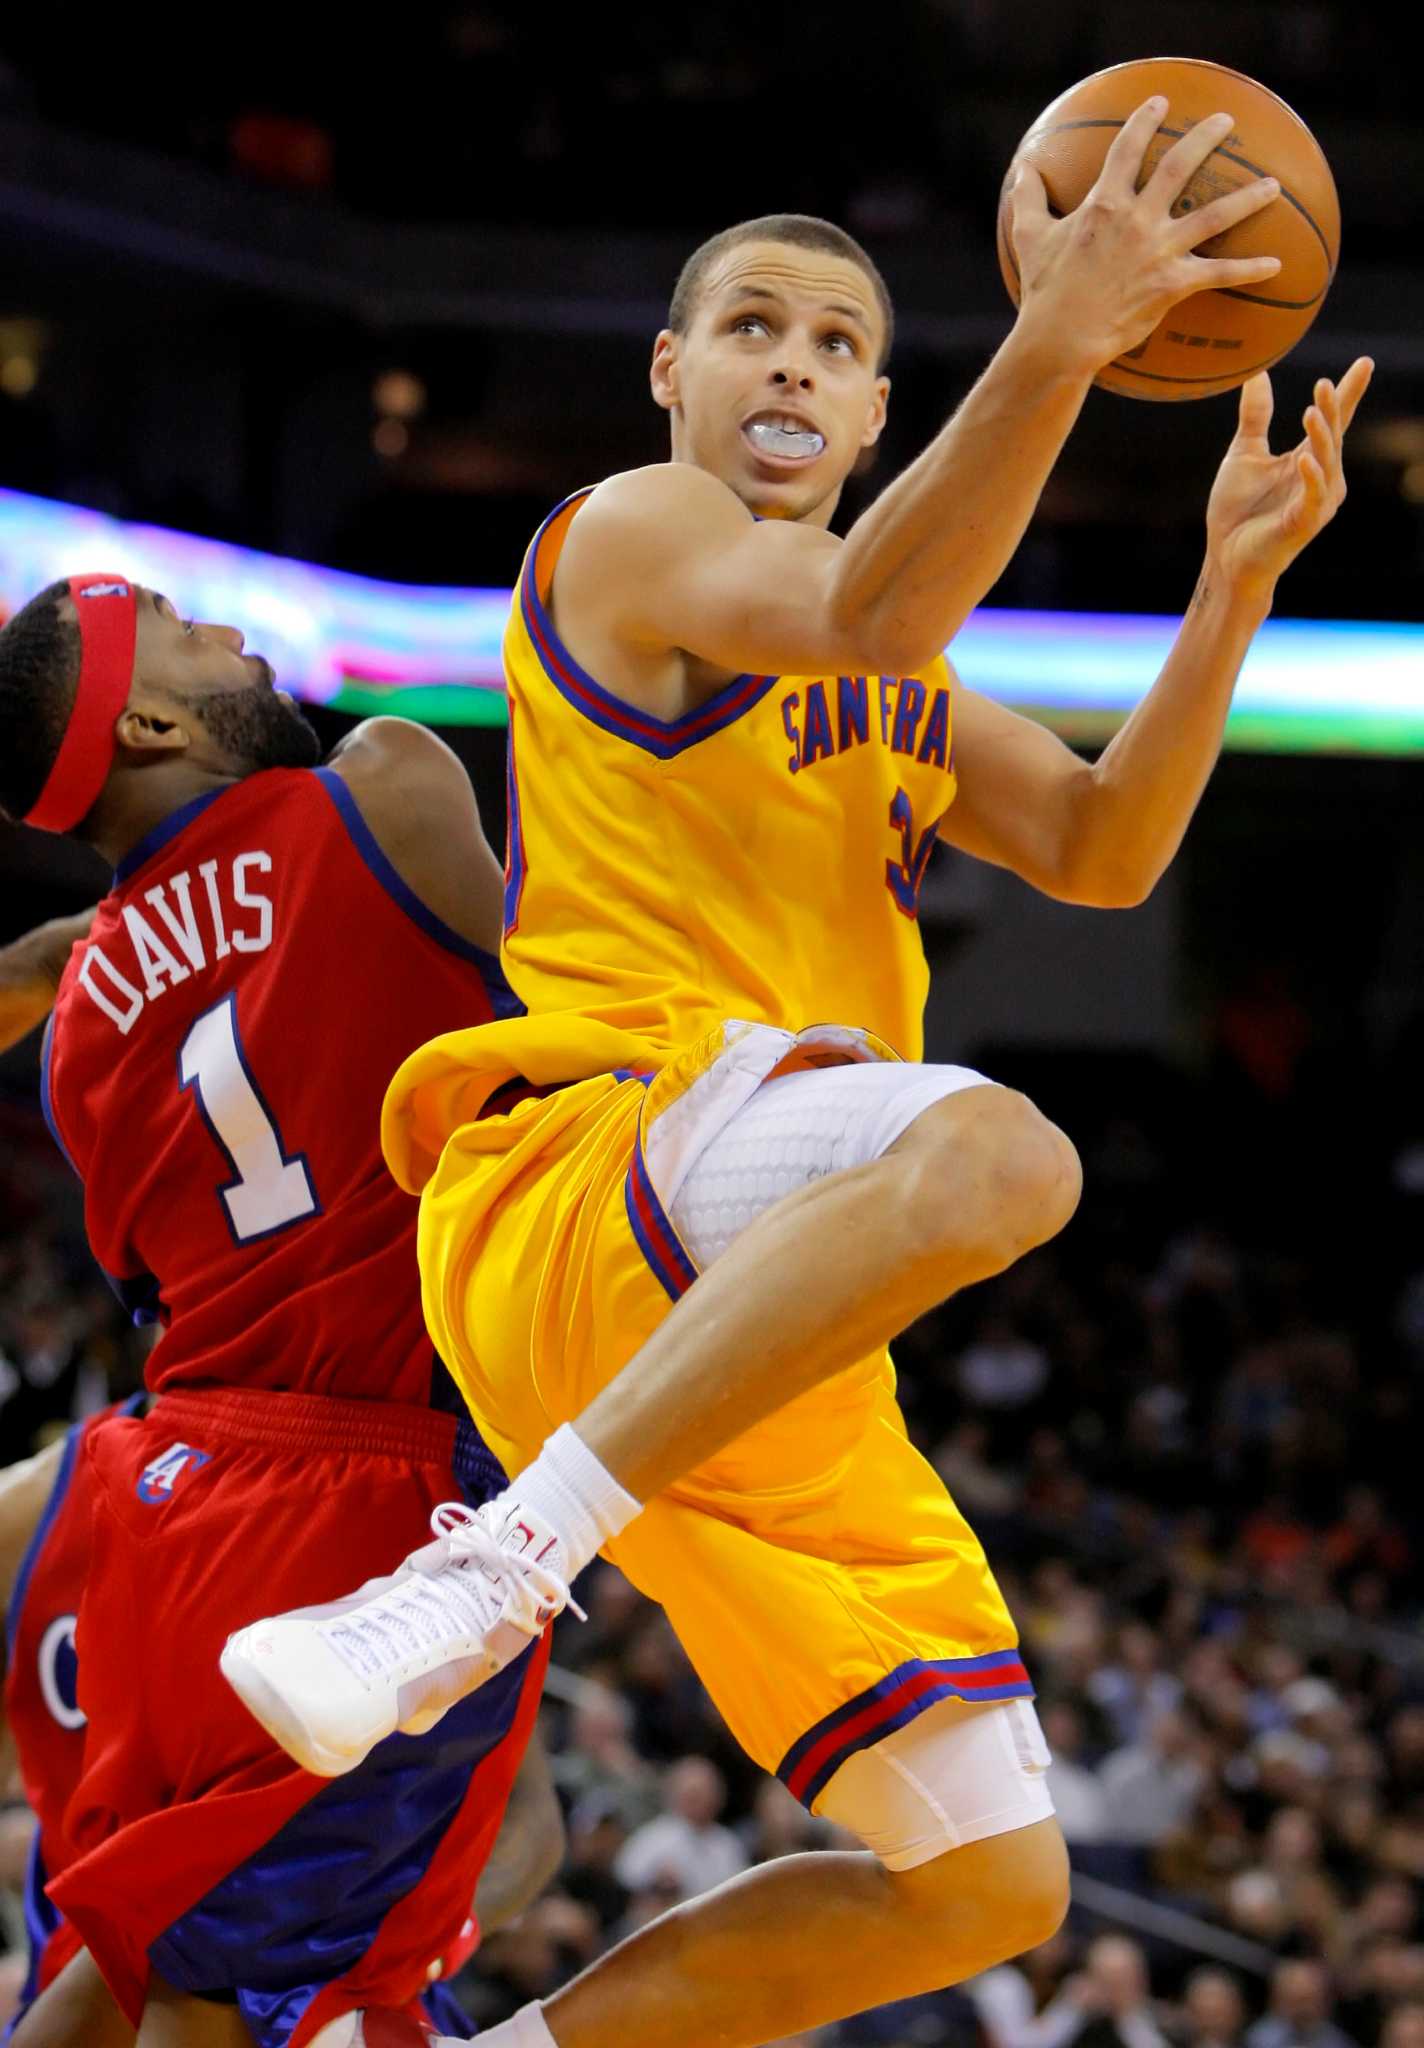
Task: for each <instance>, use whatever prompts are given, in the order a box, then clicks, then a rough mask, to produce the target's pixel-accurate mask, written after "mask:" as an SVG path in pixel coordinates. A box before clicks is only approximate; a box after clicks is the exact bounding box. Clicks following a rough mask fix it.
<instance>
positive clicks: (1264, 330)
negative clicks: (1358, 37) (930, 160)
mask: <svg viewBox="0 0 1424 2048" xmlns="http://www.w3.org/2000/svg"><path fill="white" fill-rule="evenodd" d="M1154 93H1160V94H1161V95H1162V96H1163V97H1164V98H1165V99H1166V101H1167V113H1166V116H1165V117H1164V119H1163V122H1162V125H1161V127H1160V128H1159V129H1158V131H1157V133H1156V135H1155V136H1154V137H1153V139H1152V141H1151V142H1150V143H1149V145H1148V149H1147V155H1146V158H1145V160H1144V162H1143V167H1142V181H1141V182H1142V183H1143V184H1145V183H1146V181H1147V179H1148V178H1150V176H1151V175H1152V172H1153V171H1154V170H1155V169H1156V168H1157V165H1158V164H1159V163H1160V161H1161V159H1162V157H1163V156H1164V155H1165V154H1166V152H1167V150H1168V149H1169V148H1170V147H1171V146H1172V144H1173V142H1175V141H1176V139H1177V138H1178V136H1180V135H1181V134H1183V133H1184V132H1185V130H1187V129H1188V128H1190V127H1192V126H1193V125H1194V124H1195V123H1196V122H1198V121H1202V120H1205V119H1206V118H1207V116H1208V115H1210V114H1217V113H1221V114H1231V115H1232V116H1233V117H1234V119H1235V123H1236V125H1235V127H1234V128H1233V129H1232V131H1231V133H1230V134H1229V135H1228V136H1227V137H1226V139H1225V141H1224V142H1222V143H1221V144H1220V145H1219V147H1218V148H1216V149H1214V150H1213V151H1212V153H1211V155H1210V156H1209V157H1208V158H1207V159H1206V162H1205V163H1204V164H1203V165H1202V166H1201V168H1200V170H1198V171H1197V172H1196V174H1195V175H1194V176H1193V178H1192V179H1191V181H1190V182H1189V184H1188V185H1187V187H1186V189H1185V190H1184V192H1183V193H1182V195H1181V197H1180V199H1178V200H1177V202H1176V204H1175V205H1174V206H1173V208H1172V211H1173V213H1174V214H1181V213H1186V212H1188V211H1190V210H1192V209H1193V208H1196V207H1201V206H1205V205H1207V204H1208V203H1209V202H1210V201H1211V200H1213V199H1219V198H1221V197H1223V196H1224V195H1225V194H1226V193H1228V192H1232V191H1234V190H1236V189H1237V188H1238V187H1239V186H1241V185H1245V184H1248V183H1250V181H1251V180H1252V179H1253V178H1258V177H1274V178H1278V179H1279V180H1280V186H1281V191H1280V197H1279V198H1278V199H1275V200H1273V201H1272V203H1271V204H1270V205H1269V206H1267V207H1265V208H1264V209H1263V210H1262V211H1261V212H1260V213H1256V214H1253V215H1252V216H1251V218H1250V219H1249V220H1244V221H1240V222H1238V223H1237V225H1236V226H1235V227H1233V228H1229V229H1228V230H1227V231H1226V233H1225V234H1222V235H1217V236H1216V237H1214V238H1213V239H1212V240H1211V241H1209V242H1204V243H1202V245H1201V247H1200V249H1199V250H1198V252H1197V253H1198V254H1200V255H1204V256H1227V257H1252V256H1278V257H1279V258H1280V262H1281V269H1280V272H1279V274H1278V275H1277V276H1275V277H1273V278H1269V279H1267V281H1266V282H1265V283H1264V284H1259V285H1252V286H1250V287H1248V288H1247V289H1245V290H1239V291H1238V290H1216V291H1204V292H1198V293H1197V295H1196V296H1195V297H1194V298H1190V299H1184V300H1183V301H1182V302H1181V304H1180V305H1177V306H1174V307H1173V308H1172V310H1171V312H1170V313H1168V314H1167V316H1166V317H1165V319H1163V320H1162V321H1161V323H1160V324H1159V325H1158V326H1157V327H1156V328H1155V329H1154V330H1153V332H1152V333H1151V334H1149V335H1148V337H1147V339H1146V340H1145V341H1144V342H1141V343H1140V344H1139V345H1138V346H1137V347H1136V348H1134V349H1133V350H1131V352H1130V353H1129V354H1127V355H1124V356H1119V357H1118V358H1117V360H1116V361H1115V362H1112V363H1109V364H1108V365H1107V367H1106V368H1105V369H1103V370H1101V371H1100V372H1099V374H1098V376H1097V378H1096V380H1095V381H1096V382H1097V383H1098V384H1100V385H1101V386H1102V387H1103V389H1104V390H1107V391H1116V392H1119V393H1121V394H1122V395H1123V396H1124V397H1127V398H1151V399H1159V400H1160V399H1167V400H1171V399H1183V398H1210V397H1213V396H1214V395H1215V394H1216V393H1217V392H1221V391H1231V390H1233V389H1234V388H1235V387H1236V386H1237V385H1238V384H1242V383H1244V382H1245V380H1246V379H1247V378H1248V377H1249V376H1251V375H1253V374H1254V372H1255V371H1257V370H1264V369H1266V368H1268V367H1269V366H1270V364H1272V363H1276V362H1279V361H1280V359H1281V357H1282V356H1283V355H1285V354H1286V353H1287V352H1288V351H1289V350H1290V349H1292V348H1294V346H1295V344H1296V343H1297V342H1298V341H1299V340H1300V337H1301V336H1302V335H1303V334H1304V333H1305V330H1306V329H1307V328H1308V327H1309V326H1310V323H1311V322H1312V320H1314V318H1315V316H1316V314H1317V313H1318V312H1319V311H1320V308H1321V306H1322V304H1323V303H1324V299H1325V294H1326V292H1327V291H1328V290H1329V288H1330V281H1331V279H1332V278H1333V277H1334V275H1335V265H1336V262H1337V260H1338V258H1339V253H1340V202H1339V200H1338V198H1337V197H1336V193H1335V181H1334V179H1333V178H1332V177H1331V175H1330V166H1329V164H1328V163H1327V162H1326V161H1325V156H1324V153H1323V151H1322V150H1321V148H1320V145H1319V143H1318V142H1317V141H1316V140H1315V137H1314V136H1313V135H1312V134H1311V132H1310V130H1309V129H1308V128H1307V127H1306V125H1305V123H1304V122H1303V121H1302V120H1301V119H1300V117H1299V115H1297V114H1295V113H1293V112H1292V111H1291V109H1290V108H1289V107H1288V106H1287V105H1286V103H1285V101H1284V100H1282V99H1279V98H1277V96H1276V94H1275V93H1273V92H1269V91H1268V90H1267V89H1266V87H1265V86H1264V85H1258V84H1257V83H1256V81H1255V80H1254V79H1251V78H1247V77H1245V76H1244V75H1243V74H1242V73H1241V72H1239V71H1232V70H1230V69H1228V68H1227V66H1225V65H1224V64H1209V63H1207V62H1205V61H1203V60H1200V59H1197V58H1191V57H1150V58H1144V59H1142V60H1141V61H1139V62H1137V63H1132V64H1114V65H1113V66H1112V67H1111V68H1110V69H1109V70H1107V71H1098V72H1095V73H1094V74H1093V76H1092V77H1091V78H1085V79H1084V80H1083V81H1082V82H1081V84H1078V85H1075V86H1072V87H1071V88H1070V89H1069V90H1068V91H1067V92H1065V93H1063V94H1062V95H1061V96H1060V97H1059V98H1058V99H1056V100H1054V102H1053V103H1052V105H1051V106H1049V107H1046V108H1045V109H1044V111H1043V112H1042V113H1041V114H1040V115H1039V117H1038V119H1037V120H1036V121H1035V122H1034V124H1033V126H1032V127H1031V128H1030V129H1029V131H1028V133H1027V134H1026V135H1025V137H1024V139H1023V141H1022V142H1021V143H1020V144H1019V146H1018V149H1017V150H1016V151H1015V152H1014V159H1013V164H1012V165H1011V166H1010V172H1011V173H1012V170H1013V168H1014V166H1015V165H1017V164H1018V163H1019V161H1020V160H1021V159H1023V158H1027V160H1028V161H1029V162H1030V163H1031V164H1032V165H1033V166H1034V167H1035V169H1036V170H1037V171H1038V172H1039V174H1040V175H1041V177H1042V178H1043V182H1044V184H1045V186H1046V187H1047V191H1048V203H1049V205H1050V207H1051V208H1052V209H1053V211H1054V212H1055V213H1057V214H1064V213H1071V212H1072V211H1073V210H1074V209H1075V208H1076V207H1077V206H1078V205H1079V204H1080V203H1081V202H1082V200H1083V199H1084V198H1085V197H1086V196H1087V194H1088V192H1089V190H1090V189H1091V188H1092V186H1093V184H1094V182H1095V181H1096V179H1097V176H1098V173H1099V172H1100V171H1101V169H1102V166H1103V159H1104V157H1105V156H1106V155H1107V152H1108V148H1109V146H1110V145H1111V143H1112V140H1113V137H1114V136H1115V135H1116V134H1117V132H1118V130H1119V129H1120V128H1121V127H1122V125H1123V123H1124V122H1125V121H1126V120H1127V118H1128V116H1129V115H1130V114H1131V113H1132V112H1133V111H1134V109H1135V108H1137V107H1140V106H1141V105H1142V103H1143V101H1144V100H1146V99H1150V98H1151V97H1152V95H1153V94H1154ZM1008 188H1009V181H1008V180H1007V179H1006V180H1005V186H1004V196H1003V197H1002V198H1001V200H1000V203H999V224H998V248H999V268H1000V270H1001V271H1002V272H1003V277H1004V283H1005V284H1006V285H1007V286H1008V288H1009V295H1010V297H1011V298H1012V299H1013V301H1014V303H1015V305H1017V304H1018V299H1019V280H1018V266H1017V263H1016V261H1015V257H1014V248H1013V241H1012V235H1011V222H1010V216H1009V206H1008ZM1139 189H1141V187H1140V186H1139Z"/></svg>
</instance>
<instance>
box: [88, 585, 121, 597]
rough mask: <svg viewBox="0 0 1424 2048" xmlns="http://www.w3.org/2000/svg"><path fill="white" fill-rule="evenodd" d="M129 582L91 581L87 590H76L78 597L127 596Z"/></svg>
mask: <svg viewBox="0 0 1424 2048" xmlns="http://www.w3.org/2000/svg"><path fill="white" fill-rule="evenodd" d="M128 594H129V587H128V585H127V583H91V584H90V585H89V587H88V589H87V590H79V591H76V592H75V595H76V597H127V596H128Z"/></svg>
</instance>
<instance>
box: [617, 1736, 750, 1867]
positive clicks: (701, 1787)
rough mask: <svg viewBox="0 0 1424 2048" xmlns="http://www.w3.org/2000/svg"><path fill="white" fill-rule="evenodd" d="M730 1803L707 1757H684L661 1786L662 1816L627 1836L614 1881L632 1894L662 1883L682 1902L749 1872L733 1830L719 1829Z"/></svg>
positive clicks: (719, 1773)
mask: <svg viewBox="0 0 1424 2048" xmlns="http://www.w3.org/2000/svg"><path fill="white" fill-rule="evenodd" d="M726 1803H727V1787H726V1784H725V1782H724V1780H723V1777H722V1773H721V1772H720V1771H719V1770H718V1769H717V1767H716V1765H715V1764H711V1763H709V1762H708V1761H707V1759H706V1757H701V1756H685V1757H683V1758H681V1759H680V1761H679V1762H677V1763H675V1764H674V1765H673V1766H672V1768H671V1770H669V1772H668V1773H667V1776H666V1778H665V1779H664V1781H663V1811H662V1813H661V1814H659V1816H658V1818H657V1819H656V1820H650V1821H647V1822H645V1824H644V1825H643V1826H642V1827H640V1828H639V1829H638V1830H637V1831H636V1833H634V1834H632V1835H630V1836H629V1838H628V1840H627V1842H626V1843H625V1844H624V1845H623V1848H622V1851H621V1852H620V1854H619V1857H618V1860H617V1862H616V1863H615V1864H614V1875H615V1876H616V1877H617V1879H618V1881H619V1883H620V1884H623V1885H626V1886H627V1887H628V1889H629V1891H631V1892H641V1891H644V1890H645V1889H647V1887H649V1886H650V1885H652V1884H654V1883H656V1882H657V1881H658V1880H659V1879H662V1878H667V1879H670V1880H672V1881H673V1882H675V1883H676V1885H677V1887H678V1891H679V1894H680V1896H681V1897H682V1898H684V1899H695V1898H696V1897H697V1896H698V1895H699V1893H701V1892H707V1891H711V1889H712V1887H713V1886H714V1885H718V1884H723V1883H725V1882H726V1880H727V1879H728V1878H729V1877H735V1876H736V1875H737V1873H738V1872H739V1871H742V1870H745V1869H746V1867H747V1853H746V1851H745V1849H743V1847H742V1845H741V1843H740V1842H739V1841H738V1840H737V1838H736V1836H735V1835H734V1834H733V1833H732V1830H731V1829H730V1828H724V1827H722V1826H720V1825H719V1821H718V1816H719V1815H720V1814H721V1811H722V1808H723V1807H724V1806H725V1805H726Z"/></svg>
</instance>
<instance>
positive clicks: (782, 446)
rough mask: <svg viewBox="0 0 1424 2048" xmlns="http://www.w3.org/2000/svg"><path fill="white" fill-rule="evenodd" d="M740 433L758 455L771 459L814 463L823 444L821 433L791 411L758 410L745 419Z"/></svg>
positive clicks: (824, 444)
mask: <svg viewBox="0 0 1424 2048" xmlns="http://www.w3.org/2000/svg"><path fill="white" fill-rule="evenodd" d="M742 433H743V434H744V435H745V437H746V439H747V440H748V441H749V442H750V443H751V445H752V447H753V448H754V449H755V450H756V452H757V454H758V455H766V456H770V458H771V459H772V461H774V462H814V461H815V459H816V457H817V456H818V455H820V454H821V453H822V452H823V451H824V449H825V446H826V437H825V435H824V434H818V433H817V432H816V429H815V428H814V427H808V426H807V424H806V422H805V421H804V420H799V419H797V418H796V416H795V414H794V413H786V412H780V413H779V412H764V413H759V414H758V415H757V417H756V418H755V419H750V420H748V421H747V422H746V424H745V425H744V426H743V428H742Z"/></svg>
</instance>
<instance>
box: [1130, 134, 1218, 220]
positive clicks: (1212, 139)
mask: <svg viewBox="0 0 1424 2048" xmlns="http://www.w3.org/2000/svg"><path fill="white" fill-rule="evenodd" d="M1235 125H1236V124H1235V122H1234V120H1233V119H1232V117H1231V115H1230V114H1208V115H1207V117H1206V119H1205V120H1204V121H1198V122H1197V123H1196V125H1195V127H1192V128H1189V129H1188V130H1187V132H1186V134H1185V135H1182V136H1179V137H1178V139H1177V140H1176V141H1175V142H1174V143H1173V144H1172V147H1171V148H1170V149H1169V150H1168V151H1167V154H1166V155H1165V156H1164V157H1163V159H1162V161H1161V163H1160V164H1158V166H1157V168H1156V170H1155V171H1154V172H1153V173H1152V176H1151V177H1150V178H1149V179H1148V181H1147V183H1146V185H1144V187H1143V188H1142V196H1143V198H1144V199H1147V200H1149V201H1150V202H1151V203H1152V204H1153V205H1154V206H1157V207H1159V208H1160V209H1161V211H1162V212H1163V213H1170V212H1171V210H1172V208H1173V207H1174V206H1175V205H1176V203H1177V201H1178V200H1179V199H1180V198H1181V196H1182V194H1183V192H1184V191H1185V190H1186V188H1187V186H1188V185H1190V183H1191V181H1192V179H1193V178H1194V177H1195V176H1196V174H1197V172H1198V171H1199V170H1200V169H1201V167H1202V165H1203V164H1204V163H1205V162H1206V160H1207V158H1208V157H1209V156H1210V155H1211V153H1212V151H1213V150H1214V149H1216V148H1217V147H1218V145H1219V144H1221V143H1223V142H1225V140H1226V138H1227V136H1228V135H1229V134H1230V133H1231V131H1232V129H1233V127H1234V126H1235ZM1113 146H1114V148H1116V144H1114V145H1113Z"/></svg>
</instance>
